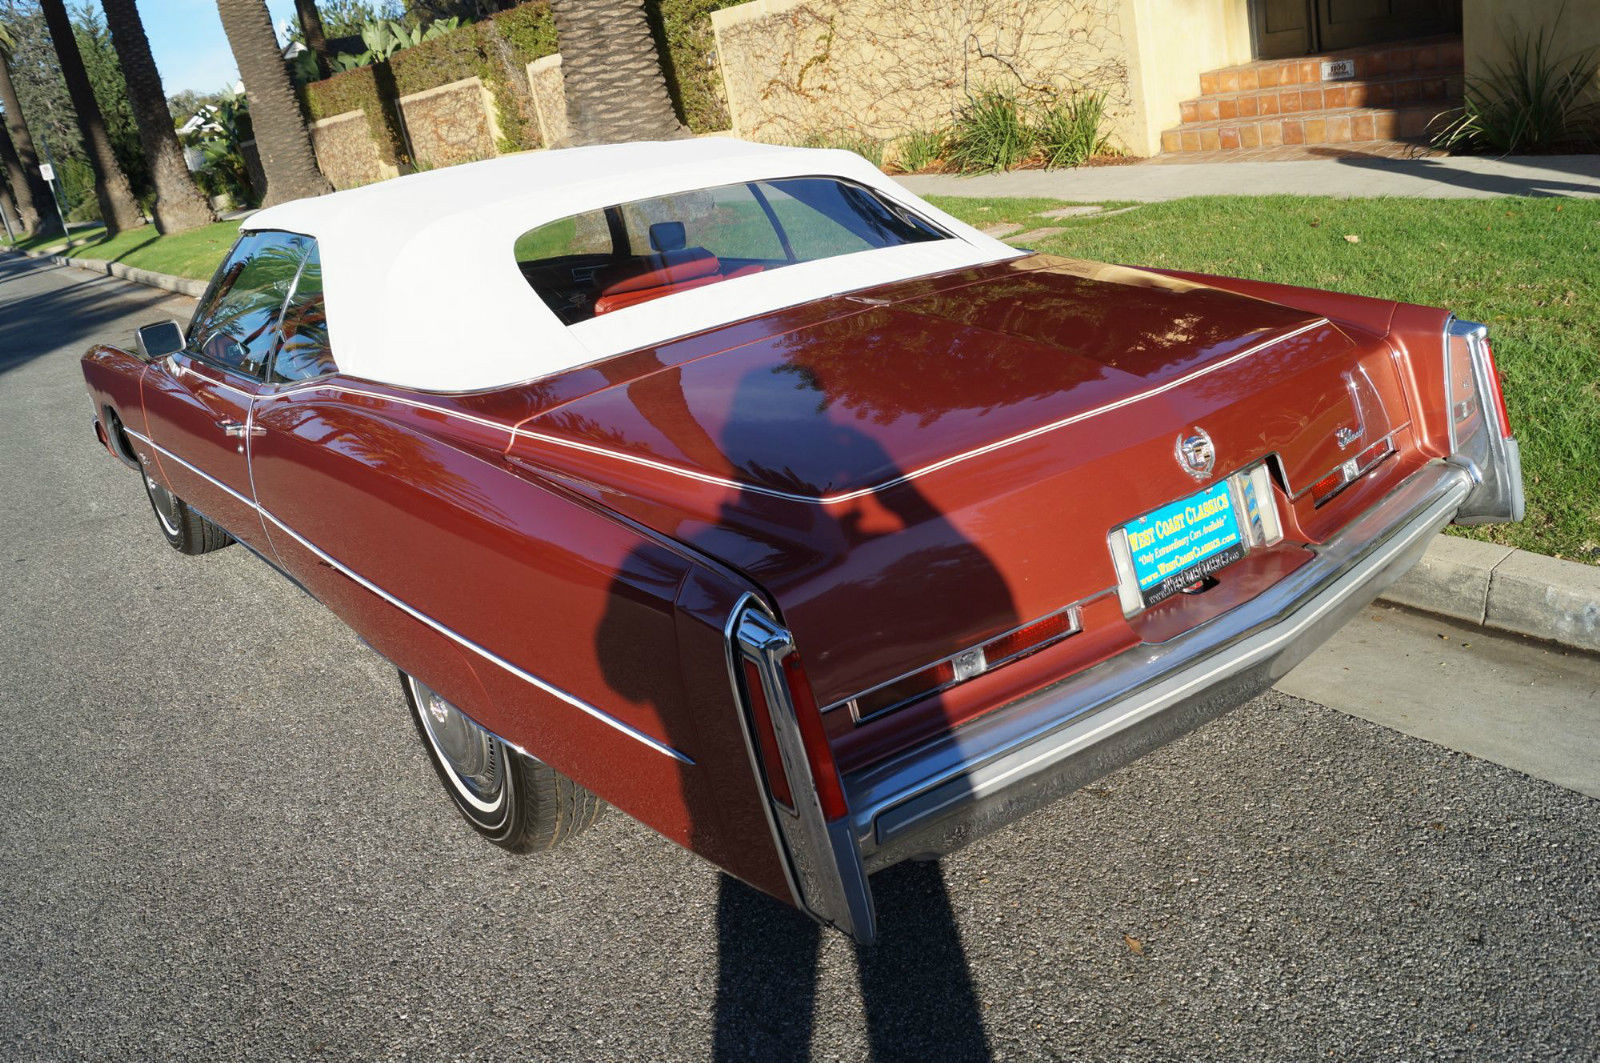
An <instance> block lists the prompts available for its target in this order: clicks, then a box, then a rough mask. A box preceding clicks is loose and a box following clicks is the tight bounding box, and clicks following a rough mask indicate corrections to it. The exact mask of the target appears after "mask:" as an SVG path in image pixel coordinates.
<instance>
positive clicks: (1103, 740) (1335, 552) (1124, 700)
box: [845, 461, 1472, 870]
mask: <svg viewBox="0 0 1600 1063" xmlns="http://www.w3.org/2000/svg"><path fill="white" fill-rule="evenodd" d="M1471 489H1472V480H1471V477H1470V476H1469V475H1468V474H1467V473H1466V471H1465V470H1463V469H1461V468H1459V467H1457V466H1455V465H1452V464H1449V463H1446V462H1439V461H1435V462H1431V463H1429V464H1428V465H1427V466H1425V467H1424V468H1423V469H1422V470H1420V471H1418V472H1417V473H1415V474H1413V475H1412V476H1410V477H1408V478H1407V479H1406V480H1405V481H1404V482H1403V483H1401V484H1400V485H1399V486H1398V487H1397V488H1395V490H1394V491H1392V492H1391V493H1390V494H1389V495H1388V496H1387V497H1386V498H1385V499H1384V500H1383V501H1381V502H1379V503H1378V504H1377V505H1375V506H1373V507H1372V508H1371V509H1369V510H1368V511H1367V512H1366V513H1364V514H1363V515H1361V516H1360V517H1357V518H1356V519H1355V520H1353V521H1351V522H1350V524H1349V525H1348V526H1347V527H1346V528H1345V529H1344V530H1343V531H1341V532H1340V533H1339V534H1338V535H1336V536H1335V537H1333V538H1332V539H1330V540H1328V542H1326V543H1325V544H1323V545H1322V546H1320V547H1318V548H1316V551H1315V552H1316V557H1315V559H1314V560H1312V561H1311V562H1309V563H1307V564H1305V565H1302V566H1301V567H1300V568H1299V569H1298V570H1296V571H1295V572H1293V573H1291V574H1290V575H1288V576H1286V577H1285V578H1284V579H1283V580H1282V581H1280V582H1279V583H1278V584H1276V585H1274V586H1273V587H1271V588H1269V589H1268V590H1266V591H1264V592H1263V593H1262V594H1260V595H1259V596H1258V597H1256V598H1255V599H1253V600H1251V601H1249V602H1247V603H1245V604H1243V605H1241V606H1239V607H1238V608H1236V609H1234V610H1233V611H1231V612H1229V613H1225V614H1223V615H1222V616H1219V617H1217V618H1215V619H1213V620H1211V621H1210V622H1208V623H1206V624H1203V625H1201V626H1200V627H1198V628H1195V629H1194V630H1192V631H1190V632H1188V633H1187V634H1184V635H1180V636H1178V637H1177V638H1175V639H1172V640H1170V641H1168V642H1165V643H1162V644H1160V645H1142V646H1138V647H1135V648H1133V649H1130V650H1127V651H1125V652H1124V653H1121V654H1119V655H1118V656H1116V657H1114V658H1112V659H1110V660H1108V661H1105V662H1103V663H1101V664H1099V665H1096V666H1094V667H1092V668H1089V669H1087V670H1085V671H1083V672H1080V673H1078V674H1077V675H1073V676H1070V677H1068V678H1066V679H1064V680H1062V681H1060V682H1058V683H1056V684H1054V685H1052V686H1049V687H1046V688H1045V689H1043V690H1040V691H1038V692H1036V693H1034V694H1032V695H1029V696H1027V697H1025V698H1022V699H1020V700H1018V701H1016V702H1013V703H1011V704H1010V705H1006V706H1004V707H1002V708H999V709H996V710H994V711H993V712H991V713H989V714H988V715H986V716H983V717H980V718H979V719H977V720H974V721H972V722H971V723H968V724H966V725H963V726H961V727H958V728H956V729H955V730H953V731H951V732H949V733H947V734H944V735H941V736H939V737H937V738H935V739H933V740H930V741H929V742H926V743H924V744H923V745H921V746H919V747H917V748H915V749H913V750H909V751H907V752H905V753H902V754H900V755H898V756H895V757H891V758H889V759H887V760H885V761H883V762H881V763H878V764H874V765H871V766H869V767H867V768H865V769H862V770H861V771H859V772H857V773H855V774H853V775H850V776H848V777H847V778H846V779H845V790H846V794H847V796H848V799H849V805H850V818H851V822H852V827H853V830H854V835H855V843H856V846H857V848H858V851H859V853H860V854H861V859H862V861H863V862H864V863H865V864H866V866H867V868H868V870H876V869H878V868H882V867H886V866H888V865H890V864H893V863H896V862H898V861H900V860H904V859H907V858H910V857H915V856H920V855H927V854H937V853H942V852H947V851H949V850H951V849H954V848H957V847H959V846H960V845H962V844H964V843H965V842H967V841H970V840H972V839H973V838H976V837H980V836H982V835H984V834H987V833H989V832H990V831H993V830H995V829H997V828H998V827H1000V826H1001V825H1003V824H1004V823H1006V822H1009V821H1010V820H1012V819H1014V818H1016V817H1018V816H1020V815H1022V814H1024V813H1025V812H1028V811H1030V810H1032V809H1034V808H1037V807H1040V806H1042V805H1044V804H1047V803H1048V802H1050V801H1052V800H1054V799H1055V798H1057V797H1059V796H1061V795H1063V794H1065V793H1068V792H1070V791H1072V790H1075V789H1077V788H1079V787H1081V786H1083V785H1085V784H1086V783H1088V782H1091V781H1093V780H1094V779H1096V778H1098V777H1100V776H1101V775H1104V774H1106V773H1108V772H1110V771H1113V770H1115V769H1116V768H1119V767H1121V766H1122V765H1124V764H1126V763H1128V762H1130V761H1132V760H1134V759H1135V758H1137V757H1139V756H1142V755H1143V754H1144V753H1146V752H1148V751H1150V750H1151V749H1154V748H1156V747H1157V746H1159V745H1161V744H1163V743H1165V742H1168V741H1171V740H1172V739H1174V738H1177V737H1179V736H1180V735H1182V734H1185V733H1187V732H1188V731H1190V730H1193V729H1194V728H1195V727H1198V726H1199V725H1200V724H1202V723H1204V722H1206V721H1207V720H1210V719H1212V718H1213V717H1215V716H1218V715H1220V714H1222V713H1223V712H1225V711H1227V710H1229V709H1231V708H1233V707H1234V706H1236V705H1239V704H1241V703H1243V702H1244V701H1247V700H1248V699H1249V698H1251V697H1253V696H1254V695H1255V694H1257V693H1259V692H1260V691H1262V690H1264V689H1266V688H1267V687H1268V686H1270V685H1271V684H1272V683H1273V681H1275V680H1276V679H1277V678H1278V677H1280V676H1282V675H1283V674H1284V673H1285V672H1287V671H1288V670H1289V669H1290V668H1291V667H1293V666H1294V665H1295V664H1296V663H1298V662H1299V661H1300V660H1301V659H1302V658H1304V657H1305V656H1306V654H1308V653H1309V652H1310V651H1311V650H1312V649H1314V648H1315V647H1316V646H1317V645H1319V644H1320V643H1321V642H1322V641H1323V640H1324V639H1326V638H1327V637H1328V636H1329V635H1331V634H1332V633H1333V631H1334V630H1336V629H1337V628H1338V627H1339V626H1340V625H1341V624H1343V623H1344V622H1345V621H1346V620H1348V619H1349V618H1350V616H1351V615H1352V614H1354V613H1355V612H1356V611H1358V610H1359V609H1361V608H1362V607H1364V606H1365V605H1366V604H1367V603H1368V602H1370V601H1371V600H1372V599H1373V598H1374V597H1376V596H1377V594H1378V593H1379V592H1380V591H1381V590H1382V589H1383V588H1384V587H1386V586H1387V585H1388V584H1390V583H1392V582H1393V581H1394V580H1395V579H1398V578H1399V577H1400V576H1401V575H1402V574H1404V573H1405V571H1406V570H1407V569H1409V568H1410V567H1411V566H1412V565H1413V564H1414V563H1415V562H1416V560H1417V559H1418V558H1419V557H1420V556H1421V554H1422V551H1423V550H1424V549H1425V547H1426V545H1427V543H1428V541H1429V540H1430V539H1431V538H1432V536H1433V534H1434V533H1435V532H1436V531H1438V530H1439V529H1440V528H1441V527H1443V526H1444V524H1446V523H1447V522H1448V521H1449V520H1450V519H1451V517H1453V516H1454V515H1455V512H1456V510H1457V508H1458V507H1459V506H1460V505H1461V502H1462V500H1463V499H1464V498H1466V497H1467V495H1468V492H1469V491H1470V490H1471Z"/></svg>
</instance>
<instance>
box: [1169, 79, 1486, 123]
mask: <svg viewBox="0 0 1600 1063" xmlns="http://www.w3.org/2000/svg"><path fill="white" fill-rule="evenodd" d="M1463 81H1464V79H1463V78H1462V76H1461V75H1460V74H1445V73H1440V72H1438V71H1424V72H1421V73H1417V72H1413V73H1410V74H1396V75H1393V76H1390V77H1383V78H1371V79H1366V80H1360V79H1358V80H1355V81H1324V82H1319V83H1317V84H1315V85H1303V84H1295V85H1291V86H1289V87H1287V88H1284V87H1281V86H1278V87H1273V88H1268V89H1252V90H1249V91H1243V92H1233V93H1218V94H1217V95H1214V96H1201V97H1198V98H1197V99H1193V100H1184V101H1183V103H1181V104H1179V108H1180V110H1181V112H1182V114H1183V124H1184V125H1186V126H1187V125H1194V124H1195V123H1197V122H1216V121H1222V120H1225V119H1233V118H1254V117H1256V116H1258V115H1259V116H1262V117H1270V116H1272V115H1275V114H1299V113H1303V112H1305V111H1321V110H1325V109H1326V110H1337V109H1339V108H1342V107H1395V106H1404V105H1405V104H1410V103H1418V102H1422V101H1438V102H1440V103H1441V104H1442V103H1444V102H1446V101H1448V100H1452V99H1455V100H1459V99H1461V97H1462V95H1463V93H1464V92H1465V85H1464V83H1463ZM1440 110H1444V107H1442V106H1441V107H1440Z"/></svg>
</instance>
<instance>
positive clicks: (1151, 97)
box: [1122, 0, 1252, 155]
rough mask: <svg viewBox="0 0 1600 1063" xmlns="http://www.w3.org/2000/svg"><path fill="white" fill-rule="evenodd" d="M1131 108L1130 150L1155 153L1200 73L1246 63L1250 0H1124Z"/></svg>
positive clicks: (1248, 57)
mask: <svg viewBox="0 0 1600 1063" xmlns="http://www.w3.org/2000/svg"><path fill="white" fill-rule="evenodd" d="M1122 22H1123V24H1124V25H1125V26H1127V27H1128V38H1129V40H1128V54H1129V64H1128V65H1129V80H1130V85H1131V89H1130V94H1131V96H1132V107H1131V108H1130V114H1129V117H1128V120H1127V122H1126V124H1125V129H1124V133H1123V136H1124V139H1125V140H1126V142H1127V147H1128V150H1130V151H1132V152H1133V153H1134V154H1137V155H1154V154H1156V153H1157V152H1159V151H1160V150H1161V131H1162V130H1163V129H1171V128H1173V127H1174V126H1176V125H1177V124H1178V122H1179V120H1180V118H1181V117H1182V116H1181V115H1180V114H1179V111H1178V104H1180V103H1182V102H1183V101H1184V100H1189V99H1193V98H1194V97H1196V96H1198V95H1200V75H1201V74H1203V73H1205V72H1206V71H1208V70H1215V69H1217V68H1218V67H1224V66H1235V65H1237V64H1240V63H1248V62H1250V60H1251V59H1252V55H1251V50H1250V13H1249V5H1248V0H1123V17H1122Z"/></svg>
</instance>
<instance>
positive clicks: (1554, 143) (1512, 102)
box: [1429, 19, 1600, 155]
mask: <svg viewBox="0 0 1600 1063" xmlns="http://www.w3.org/2000/svg"><path fill="white" fill-rule="evenodd" d="M1559 25H1560V20H1559V19H1558V20H1557V22H1556V24H1555V25H1551V26H1547V27H1544V28H1543V29H1541V30H1540V31H1539V34H1538V36H1536V37H1535V36H1531V35H1518V36H1517V37H1515V38H1514V39H1513V40H1512V41H1511V42H1510V56H1509V58H1507V59H1506V60H1505V61H1504V62H1502V63H1494V64H1490V66H1489V67H1488V72H1487V73H1486V74H1483V75H1479V76H1475V77H1472V78H1469V79H1468V83H1467V93H1466V103H1465V107H1464V109H1463V110H1462V111H1461V112H1460V113H1459V114H1454V113H1453V112H1446V113H1445V114H1441V115H1438V116H1436V117H1435V118H1434V122H1435V123H1440V122H1443V124H1442V125H1441V126H1440V127H1439V128H1438V130H1437V131H1435V132H1434V133H1433V134H1432V135H1431V137H1430V138H1429V139H1430V140H1431V141H1432V142H1433V145H1434V147H1436V148H1439V149H1441V150H1444V151H1449V152H1454V153H1463V152H1493V153H1495V154H1499V155H1510V154H1512V153H1514V152H1515V153H1524V154H1534V153H1541V152H1553V151H1561V150H1564V149H1566V150H1570V149H1573V148H1584V149H1592V148H1593V147H1594V146H1595V144H1596V143H1597V141H1600V121H1597V118H1600V107H1597V105H1596V103H1595V102H1594V101H1593V99H1586V98H1585V97H1587V96H1588V95H1589V93H1590V86H1591V85H1593V84H1594V81H1595V76H1596V73H1597V72H1600V50H1597V49H1594V48H1590V49H1587V50H1585V51H1582V52H1578V53H1575V54H1572V55H1568V56H1565V57H1562V58H1556V56H1555V54H1554V46H1555V39H1556V33H1557V31H1558V29H1559ZM1452 115H1453V117H1452Z"/></svg>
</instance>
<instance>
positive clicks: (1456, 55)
mask: <svg viewBox="0 0 1600 1063" xmlns="http://www.w3.org/2000/svg"><path fill="white" fill-rule="evenodd" d="M1340 59H1348V60H1350V61H1351V62H1352V63H1354V64H1355V74H1354V77H1355V78H1357V79H1367V78H1376V77H1382V76H1384V75H1387V74H1408V73H1412V72H1414V71H1419V70H1420V71H1428V70H1432V71H1453V72H1455V73H1460V72H1461V69H1462V66H1463V64H1464V63H1465V60H1464V58H1463V55H1462V48H1461V38H1459V37H1434V38H1430V39H1427V40H1420V41H1410V42H1406V43H1404V44H1379V45H1371V46H1369V47H1366V48H1352V49H1350V50H1349V51H1344V52H1328V53H1327V54H1326V55H1308V56H1304V57H1302V58H1299V59H1267V60H1262V61H1260V62H1256V63H1245V64H1244V65H1242V66H1227V67H1223V68H1221V69H1220V70H1211V71H1207V72H1206V73H1204V74H1201V75H1200V94H1201V95H1202V96H1214V95H1216V94H1218V93H1225V92H1242V91H1249V90H1251V89H1258V88H1262V89H1270V88H1274V87H1277V86H1279V85H1310V84H1319V83H1321V82H1322V64H1323V62H1324V61H1329V60H1340Z"/></svg>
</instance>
